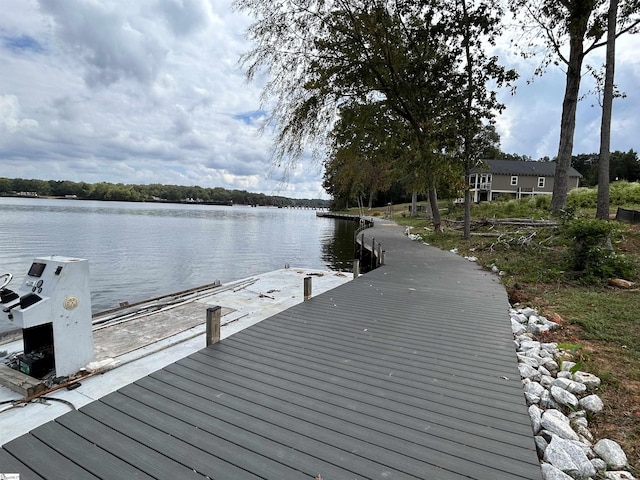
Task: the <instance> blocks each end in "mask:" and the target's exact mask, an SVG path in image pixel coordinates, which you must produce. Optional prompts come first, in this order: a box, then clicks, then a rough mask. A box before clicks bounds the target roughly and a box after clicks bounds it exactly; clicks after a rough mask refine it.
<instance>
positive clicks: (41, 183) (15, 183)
mask: <svg viewBox="0 0 640 480" xmlns="http://www.w3.org/2000/svg"><path fill="white" fill-rule="evenodd" d="M33 194H35V195H37V196H39V197H75V198H78V199H83V200H107V201H120V202H170V203H213V204H221V205H224V204H228V205H230V204H240V205H265V206H278V207H293V206H301V207H315V208H317V207H327V206H328V204H329V202H328V201H327V200H322V199H297V198H295V199H294V198H286V197H280V196H273V195H265V194H263V193H251V192H247V191H245V190H226V189H224V188H221V187H216V188H203V187H199V186H192V187H188V186H182V185H160V184H151V185H125V184H122V183H115V184H114V183H107V182H100V183H85V182H71V181H68V180H36V179H31V180H27V179H23V178H0V195H5V196H6V195H33Z"/></svg>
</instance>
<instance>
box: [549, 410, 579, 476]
mask: <svg viewBox="0 0 640 480" xmlns="http://www.w3.org/2000/svg"><path fill="white" fill-rule="evenodd" d="M540 425H542V428H544V429H545V430H548V431H549V432H551V433H553V434H555V435H557V436H558V437H560V438H563V439H567V440H574V441H576V442H577V441H578V440H580V437H578V434H577V433H576V432H574V431H573V429H572V428H571V425H570V424H569V419H568V418H567V417H566V416H565V415H564V414H563V413H562V412H561V411H560V410H554V409H551V410H547V411H545V412H544V413H543V414H542V418H541V419H540ZM552 463H553V462H552Z"/></svg>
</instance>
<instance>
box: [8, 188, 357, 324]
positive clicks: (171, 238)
mask: <svg viewBox="0 0 640 480" xmlns="http://www.w3.org/2000/svg"><path fill="white" fill-rule="evenodd" d="M0 212H1V213H0V274H2V273H5V272H10V273H13V275H14V279H13V281H12V283H11V286H12V287H14V288H15V287H18V286H20V285H21V284H22V283H23V282H24V279H25V276H26V273H27V271H28V268H29V266H30V265H31V262H32V260H33V259H34V258H35V257H38V256H50V255H63V256H69V257H77V258H86V259H88V260H89V269H90V285H91V291H92V305H93V311H94V312H96V311H100V310H105V309H108V308H112V307H115V306H117V305H118V304H119V303H120V302H123V301H128V302H130V303H133V302H135V301H139V300H145V299H148V298H151V297H155V296H158V295H162V294H167V293H173V292H177V291H180V290H185V289H187V288H191V287H196V286H200V285H204V284H208V283H212V282H214V281H216V280H220V281H221V282H223V283H224V282H229V281H233V280H238V279H240V278H245V277H250V276H252V275H256V274H259V273H264V272H267V271H271V270H276V269H279V268H283V267H284V266H285V264H289V265H291V267H303V268H314V269H332V270H344V271H347V270H350V269H351V266H352V262H353V233H354V229H355V226H356V225H355V222H349V221H344V220H342V221H339V220H333V219H328V218H318V217H316V214H315V211H314V210H305V209H286V208H282V209H279V208H271V207H257V208H256V207H253V208H252V207H245V206H233V207H230V206H210V205H179V204H156V203H124V202H97V201H81V200H50V199H29V198H0ZM11 286H10V287H11Z"/></svg>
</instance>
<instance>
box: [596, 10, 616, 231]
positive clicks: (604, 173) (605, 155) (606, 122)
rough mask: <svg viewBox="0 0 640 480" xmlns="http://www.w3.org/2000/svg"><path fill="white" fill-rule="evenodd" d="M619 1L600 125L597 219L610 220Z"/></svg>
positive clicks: (610, 33)
mask: <svg viewBox="0 0 640 480" xmlns="http://www.w3.org/2000/svg"><path fill="white" fill-rule="evenodd" d="M617 19H618V0H610V1H609V17H608V21H607V22H608V27H607V57H606V58H607V59H606V67H605V74H604V94H603V99H602V123H601V125H600V156H599V158H598V205H597V209H596V218H599V219H601V220H609V159H610V157H611V153H610V149H611V114H612V110H613V79H614V75H615V65H616V23H617Z"/></svg>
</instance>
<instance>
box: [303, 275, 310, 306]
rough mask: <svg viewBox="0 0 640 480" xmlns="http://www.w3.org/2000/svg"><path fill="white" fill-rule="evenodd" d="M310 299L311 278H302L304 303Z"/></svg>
mask: <svg viewBox="0 0 640 480" xmlns="http://www.w3.org/2000/svg"><path fill="white" fill-rule="evenodd" d="M310 298H311V277H304V301H305V302H306V301H307V300H309V299H310Z"/></svg>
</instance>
